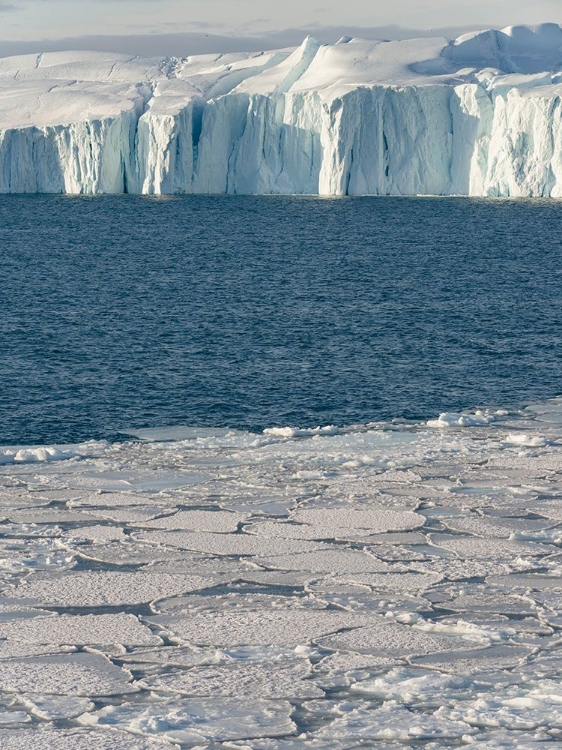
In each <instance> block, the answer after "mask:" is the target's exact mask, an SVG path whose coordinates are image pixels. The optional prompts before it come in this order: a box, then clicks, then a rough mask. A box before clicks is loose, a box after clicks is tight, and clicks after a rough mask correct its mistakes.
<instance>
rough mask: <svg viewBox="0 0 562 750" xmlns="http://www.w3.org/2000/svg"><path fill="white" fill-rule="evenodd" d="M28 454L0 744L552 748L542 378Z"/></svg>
mask: <svg viewBox="0 0 562 750" xmlns="http://www.w3.org/2000/svg"><path fill="white" fill-rule="evenodd" d="M233 65H234V63H233ZM285 74H286V72H285ZM264 75H265V73H264ZM271 75H273V68H272V69H271ZM275 80H277V79H275ZM284 80H285V79H284ZM237 85H239V84H237ZM256 85H257V84H256ZM271 85H273V84H271ZM435 422H439V424H435ZM514 436H517V439H514ZM33 450H36V449H33ZM58 450H60V449H59V448H56V447H55V448H54V451H58ZM67 451H69V452H71V453H72V455H73V456H74V457H73V459H72V460H70V461H69V460H66V459H67V456H66V452H67ZM50 455H51V460H49V461H45V462H44V461H41V462H38V461H29V462H24V463H21V462H13V461H10V462H6V463H4V464H3V465H2V467H1V468H0V508H1V511H0V516H1V520H0V535H1V538H0V666H1V669H0V725H1V728H0V747H2V748H4V747H6V748H9V749H10V750H12V749H13V750H20V748H21V750H27V749H28V748H39V747H40V748H53V749H54V750H59V749H60V750H65V748H72V750H75V748H76V749H77V750H79V749H80V748H88V750H90V748H91V749H92V750H96V748H99V750H110V748H119V749H121V748H130V749H131V750H143V749H145V750H148V749H149V748H155V747H186V748H197V750H203V748H205V750H207V749H208V750H211V749H212V750H233V748H237V749H238V750H325V748H330V750H358V749H359V748H361V747H362V748H366V747H369V748H371V747H372V748H374V749H377V750H391V749H392V750H396V749H397V748H402V750H410V749H411V748H425V750H448V749H449V748H452V747H455V748H462V747H467V748H468V747H471V746H474V747H481V748H494V750H511V748H533V750H536V749H537V748H540V747H545V748H546V747H549V746H551V747H560V746H561V745H562V710H561V708H560V707H561V706H562V689H561V687H560V686H561V677H562V655H561V653H560V647H561V645H562V640H561V638H560V628H562V576H561V574H562V553H561V551H560V546H561V545H562V511H561V507H562V505H561V501H562V399H559V400H554V401H551V402H548V403H546V404H540V405H534V406H531V407H529V408H528V409H526V410H522V411H519V412H509V411H505V410H502V411H494V412H488V411H485V410H480V411H473V412H467V413H445V415H444V416H443V415H442V417H441V418H440V419H439V420H430V423H429V424H428V423H427V422H425V423H408V424H403V423H400V424H398V423H392V424H372V425H359V426H355V427H347V428H335V427H329V428H326V429H325V428H318V429H299V428H297V427H293V428H283V427H281V428H280V427H277V428H272V429H268V430H266V431H265V432H264V433H262V434H253V433H252V434H251V433H247V432H242V431H236V430H216V431H213V430H206V431H205V432H201V431H199V432H198V431H195V430H189V429H187V428H186V429H185V430H180V429H178V428H173V429H171V430H170V432H169V433H167V432H166V431H165V430H164V429H160V430H158V431H154V432H149V431H147V432H145V433H144V434H143V435H142V436H141V437H140V439H138V440H127V441H126V442H123V443H117V444H111V445H110V444H108V443H96V442H91V443H85V444H83V445H79V446H67V447H66V448H65V449H64V450H61V451H60V456H59V460H54V458H53V457H54V456H56V455H57V454H56V453H52V454H50ZM170 467H172V468H170ZM180 470H181V471H180ZM180 476H181V477H183V480H182V481H180V480H179V479H178V477H180ZM155 477H156V479H155ZM124 480H126V482H127V483H125V481H124ZM119 487H124V488H125V487H126V488H127V489H126V490H123V491H120V490H119ZM131 488H134V489H133V490H132V491H131Z"/></svg>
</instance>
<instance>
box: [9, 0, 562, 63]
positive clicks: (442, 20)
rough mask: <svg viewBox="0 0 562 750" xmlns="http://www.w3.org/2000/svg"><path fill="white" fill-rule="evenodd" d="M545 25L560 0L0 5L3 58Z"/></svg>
mask: <svg viewBox="0 0 562 750" xmlns="http://www.w3.org/2000/svg"><path fill="white" fill-rule="evenodd" d="M543 21H555V22H558V23H562V0H537V2H533V3H530V2H529V0H486V2H480V1H479V0H475V1H474V2H464V1H463V2H461V1H460V0H391V1H389V0H345V2H342V0H260V1H259V2H257V0H0V54H14V53H16V52H19V51H22V52H27V51H31V50H32V49H33V51H36V50H37V51H39V50H38V48H39V47H41V48H42V49H43V48H44V49H47V48H50V49H52V48H61V47H62V48H64V47H66V48H67V49H68V48H69V46H72V47H74V48H78V47H79V48H90V49H92V48H112V47H115V49H118V48H121V49H122V51H124V52H127V51H132V52H134V53H137V52H140V51H144V53H145V54H165V53H166V52H168V53H169V54H181V53H182V52H184V53H185V54H193V53H194V52H198V51H202V50H205V49H207V48H214V47H216V46H217V45H218V46H219V47H220V48H221V49H223V50H224V51H228V49H227V48H236V49H240V48H242V47H244V46H246V47H247V48H248V49H257V48H261V47H262V46H282V45H283V44H284V43H286V44H295V43H297V40H298V39H300V38H301V37H302V36H304V34H306V33H307V31H311V32H313V33H315V34H316V35H317V36H320V37H324V39H325V40H326V41H330V40H331V38H332V37H334V36H337V35H338V34H339V33H340V32H341V33H345V32H346V31H347V32H350V33H351V35H356V36H357V35H360V34H361V33H362V32H364V35H365V36H373V35H376V36H381V35H384V36H385V37H386V38H391V37H399V36H412V35H413V31H403V29H409V30H416V31H417V30H420V31H421V32H423V33H424V34H428V33H430V32H431V30H433V29H441V28H443V27H447V33H448V34H449V35H456V33H455V32H456V31H457V30H459V29H464V28H466V29H470V28H475V27H489V26H500V27H501V26H505V25H508V24H518V23H539V22H543ZM387 26H391V28H386V29H384V28H383V29H380V27H387ZM397 27H401V29H398V28H397ZM107 37H114V38H113V39H111V38H110V39H109V40H108V39H107ZM244 39H247V42H246V43H245V42H244ZM324 39H323V40H324ZM37 42H44V43H43V44H37ZM34 43H35V44H34ZM268 43H269V44H268ZM185 44H187V45H188V46H190V49H187V50H185V51H184V49H183V45H185ZM176 45H178V49H176V48H175V47H176ZM172 47H173V48H174V49H172Z"/></svg>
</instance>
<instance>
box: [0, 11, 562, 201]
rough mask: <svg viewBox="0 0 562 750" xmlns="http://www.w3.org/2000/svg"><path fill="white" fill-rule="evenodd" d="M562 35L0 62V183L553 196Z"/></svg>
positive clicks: (522, 33) (531, 30)
mask: <svg viewBox="0 0 562 750" xmlns="http://www.w3.org/2000/svg"><path fill="white" fill-rule="evenodd" d="M561 50H562V29H561V28H560V27H559V26H557V25H554V24H546V25H543V26H539V27H511V28H508V29H504V30H503V31H501V32H500V31H487V32H481V33H480V34H470V35H466V36H464V37H460V38H459V39H457V40H455V41H454V42H447V41H446V40H443V39H429V40H428V39H424V40H408V41H403V42H377V41H365V40H349V39H347V38H346V39H344V40H342V41H341V42H340V43H338V44H335V45H322V44H320V43H319V42H317V41H315V40H313V39H310V38H309V39H307V40H305V42H304V43H303V45H302V46H301V47H299V48H298V49H296V50H294V51H292V52H290V51H289V52H287V51H281V52H271V53H262V54H260V55H249V54H238V55H203V56H198V57H192V58H184V59H181V60H179V59H173V60H153V59H145V60H143V59H140V58H132V59H131V58H128V57H126V56H124V55H121V56H115V55H113V56H111V55H107V54H104V53H52V54H48V55H42V56H39V57H37V56H35V55H33V56H23V57H17V58H5V59H2V60H0V191H1V192H4V193H35V192H42V193H51V192H53V193H60V192H66V193H90V194H96V193H122V192H132V193H144V194H176V193H258V194H319V195H334V196H337V195H455V194H456V195H471V196H553V197H560V196H561V195H562V133H561V129H562V124H561V123H562V117H561V111H562V110H561V101H560V97H561V94H562V74H561V73H560V71H561V70H562V51H561Z"/></svg>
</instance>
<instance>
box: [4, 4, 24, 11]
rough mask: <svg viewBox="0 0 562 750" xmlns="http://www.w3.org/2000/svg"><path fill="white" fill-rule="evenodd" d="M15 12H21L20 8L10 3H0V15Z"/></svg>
mask: <svg viewBox="0 0 562 750" xmlns="http://www.w3.org/2000/svg"><path fill="white" fill-rule="evenodd" d="M16 10H21V7H20V6H19V5H12V3H0V13H13V12H14V11H16Z"/></svg>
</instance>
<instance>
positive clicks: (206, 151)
mask: <svg viewBox="0 0 562 750" xmlns="http://www.w3.org/2000/svg"><path fill="white" fill-rule="evenodd" d="M188 52H189V51H188V50H187V51H186V53H188ZM561 87H562V29H561V27H560V26H558V25H557V24H542V25H540V26H515V27H508V28H506V29H503V30H502V31H496V30H487V31H481V32H478V33H471V34H467V35H464V36H461V37H460V38H458V39H456V40H453V41H451V40H448V39H444V38H434V39H418V40H404V41H390V42H389V41H373V40H364V39H350V38H344V39H342V40H340V42H338V43H337V44H321V43H320V42H318V41H316V40H315V39H312V38H310V37H309V38H307V39H305V40H304V42H303V44H302V45H301V46H300V47H298V48H297V49H294V50H292V49H288V50H278V51H272V52H262V53H258V54H255V53H234V54H224V55H219V54H217V55H199V56H189V57H188V56H186V57H182V58H164V59H156V58H146V59H143V58H139V57H133V58H131V57H128V56H126V55H115V54H108V53H101V52H100V53H96V52H59V53H46V54H36V55H35V54H34V55H24V56H20V57H11V58H3V59H0V192H12V193H22V192H32V193H33V192H47V193H50V192H54V193H60V192H67V193H122V192H132V193H145V194H173V193H260V194H261V193H280V194H287V193H294V194H320V195H346V194H352V195H356V194H369V195H379V194H390V195H412V194H416V195H419V194H428V195H452V194H457V195H473V196H556V197H560V196H562V149H561V147H560V134H561V125H560V111H561V104H560V94H561V92H562V88H561ZM331 429H332V428H323V429H322V431H320V432H319V433H318V434H324V435H326V434H330V430H331ZM152 434H157V433H154V432H153V433H152ZM270 434H273V435H285V436H291V434H293V435H296V434H297V433H295V432H294V431H293V432H292V431H291V428H287V429H282V430H280V429H277V428H275V429H274V430H273V432H271V433H270ZM306 434H307V431H304V432H303V433H302V435H303V436H305V435H306Z"/></svg>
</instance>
